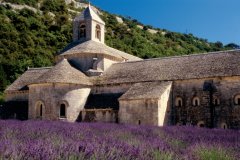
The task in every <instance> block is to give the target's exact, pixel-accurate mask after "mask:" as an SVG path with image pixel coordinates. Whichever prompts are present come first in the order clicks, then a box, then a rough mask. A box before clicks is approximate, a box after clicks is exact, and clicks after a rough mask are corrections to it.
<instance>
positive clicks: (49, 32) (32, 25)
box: [0, 0, 238, 91]
mask: <svg viewBox="0 0 240 160" xmlns="http://www.w3.org/2000/svg"><path fill="white" fill-rule="evenodd" d="M83 2H85V3H83ZM86 6H87V4H86V1H81V2H79V1H75V0H51V1H50V0H0V91H3V90H4V89H5V87H6V85H8V84H10V83H11V82H13V81H14V80H15V79H16V78H17V77H18V76H19V75H20V74H22V73H23V72H24V71H25V70H26V69H27V67H43V66H50V65H52V64H53V63H54V56H55V55H56V53H57V52H58V51H60V50H61V49H62V48H64V46H66V45H67V44H68V43H70V42H71V36H72V22H71V21H72V19H73V18H74V17H75V16H76V15H77V14H79V13H80V12H81V11H82V10H83V9H84V8H85V7H86ZM95 10H96V11H97V12H98V13H99V14H100V16H101V17H102V19H103V20H104V21H105V22H106V43H107V44H108V45H109V46H111V47H114V48H117V49H119V50H122V51H125V52H128V53H130V54H133V55H136V56H139V57H142V58H153V57H161V56H173V55H184V54H192V53H202V52H209V51H217V50H225V49H234V48H236V47H238V46H237V45H235V44H229V45H227V46H223V44H222V43H221V42H215V43H210V42H208V41H207V40H206V39H202V38H197V37H195V36H193V35H192V34H181V33H175V32H171V31H167V30H163V29H158V28H153V27H151V26H148V25H143V24H141V23H140V22H138V21H137V20H134V19H131V18H130V17H122V16H117V15H113V14H110V13H107V12H105V11H102V10H100V9H95Z"/></svg>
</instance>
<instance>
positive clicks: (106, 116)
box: [78, 109, 118, 123]
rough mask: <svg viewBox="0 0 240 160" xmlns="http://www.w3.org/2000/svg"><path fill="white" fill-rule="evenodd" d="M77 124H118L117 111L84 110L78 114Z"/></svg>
mask: <svg viewBox="0 0 240 160" xmlns="http://www.w3.org/2000/svg"><path fill="white" fill-rule="evenodd" d="M78 121H79V122H111V123H117V122H118V111H116V110H112V109H84V110H82V111H81V112H80V115H79V118H78Z"/></svg>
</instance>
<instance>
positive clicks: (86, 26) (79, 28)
mask: <svg viewBox="0 0 240 160" xmlns="http://www.w3.org/2000/svg"><path fill="white" fill-rule="evenodd" d="M104 30H105V23H104V21H103V20H102V19H101V18H100V17H99V16H98V14H97V13H96V12H95V11H94V10H93V9H92V7H91V5H90V3H89V5H88V7H87V8H86V9H85V10H84V11H83V12H82V13H81V14H80V15H78V16H77V17H76V18H75V19H74V20H73V41H74V42H77V41H79V42H83V41H88V40H93V41H97V42H100V43H104Z"/></svg>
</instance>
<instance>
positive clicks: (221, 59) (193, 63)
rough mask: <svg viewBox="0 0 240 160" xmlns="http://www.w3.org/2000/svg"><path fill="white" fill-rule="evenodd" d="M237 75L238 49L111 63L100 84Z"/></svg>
mask: <svg viewBox="0 0 240 160" xmlns="http://www.w3.org/2000/svg"><path fill="white" fill-rule="evenodd" d="M226 76H240V50H235V51H222V52H214V53H207V54H196V55H188V56H177V57H167V58H157V59H149V60H142V61H136V62H125V63H116V64H113V65H112V66H111V67H110V68H109V69H108V70H107V71H106V72H105V73H103V75H102V77H101V80H100V81H99V79H98V82H100V83H102V84H114V83H129V82H131V83H135V82H146V81H173V80H184V79H197V78H210V77H226Z"/></svg>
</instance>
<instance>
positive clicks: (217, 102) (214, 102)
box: [213, 98, 220, 106]
mask: <svg viewBox="0 0 240 160" xmlns="http://www.w3.org/2000/svg"><path fill="white" fill-rule="evenodd" d="M213 104H214V105H215V106H218V105H220V99H219V98H214V100H213Z"/></svg>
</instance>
